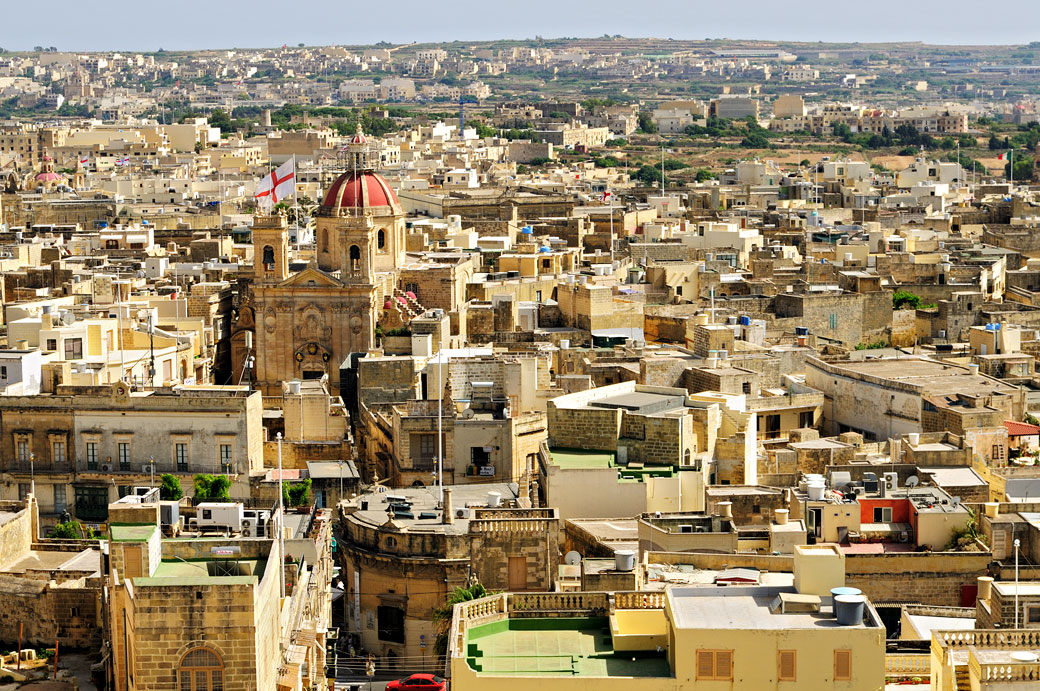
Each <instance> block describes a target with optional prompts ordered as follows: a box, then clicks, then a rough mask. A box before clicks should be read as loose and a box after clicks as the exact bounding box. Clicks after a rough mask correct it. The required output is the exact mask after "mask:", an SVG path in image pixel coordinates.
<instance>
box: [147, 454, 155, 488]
mask: <svg viewBox="0 0 1040 691" xmlns="http://www.w3.org/2000/svg"><path fill="white" fill-rule="evenodd" d="M148 486H149V487H155V456H149V457H148Z"/></svg>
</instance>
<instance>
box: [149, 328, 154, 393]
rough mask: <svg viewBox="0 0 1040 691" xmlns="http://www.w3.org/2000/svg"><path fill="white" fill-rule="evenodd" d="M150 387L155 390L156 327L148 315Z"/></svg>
mask: <svg viewBox="0 0 1040 691" xmlns="http://www.w3.org/2000/svg"><path fill="white" fill-rule="evenodd" d="M148 385H149V386H151V387H152V388H153V389H154V388H155V326H154V324H153V323H152V315H151V314H149V315H148Z"/></svg>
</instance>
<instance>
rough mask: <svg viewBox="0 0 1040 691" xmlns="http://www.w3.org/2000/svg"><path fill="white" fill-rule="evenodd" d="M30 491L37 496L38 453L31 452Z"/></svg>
mask: <svg viewBox="0 0 1040 691" xmlns="http://www.w3.org/2000/svg"><path fill="white" fill-rule="evenodd" d="M29 491H30V492H32V495H33V496H34V497H35V496H36V453H35V452H32V451H30V452H29Z"/></svg>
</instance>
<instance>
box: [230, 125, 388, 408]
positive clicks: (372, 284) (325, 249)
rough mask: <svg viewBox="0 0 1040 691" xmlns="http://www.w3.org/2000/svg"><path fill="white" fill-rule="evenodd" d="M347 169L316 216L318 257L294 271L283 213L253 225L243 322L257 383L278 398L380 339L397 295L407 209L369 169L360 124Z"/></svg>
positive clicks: (335, 369) (370, 157)
mask: <svg viewBox="0 0 1040 691" xmlns="http://www.w3.org/2000/svg"><path fill="white" fill-rule="evenodd" d="M344 154H345V164H346V172H344V173H343V174H342V175H340V176H339V178H337V179H336V181H335V182H333V184H332V185H331V186H330V187H329V190H328V192H327V193H326V194H325V198H324V200H323V202H322V204H321V206H320V208H319V209H318V212H317V214H316V228H315V240H316V247H315V259H314V261H312V262H311V263H310V264H309V265H308V266H307V268H305V269H303V270H302V271H299V272H298V273H295V274H290V271H289V234H288V228H287V224H286V219H285V217H284V216H282V215H275V216H261V215H257V216H256V217H255V218H254V222H253V229H252V230H253V251H254V257H253V297H252V304H251V305H249V306H243V309H242V312H243V313H242V314H240V316H239V327H242V328H249V327H251V328H252V330H253V333H254V334H255V336H254V343H255V345H254V350H255V358H256V359H255V371H254V372H253V373H252V374H253V376H252V380H253V383H254V384H255V386H256V388H258V389H260V390H261V391H263V393H264V394H265V395H278V394H279V393H280V391H281V383H282V382H283V381H288V380H292V379H320V378H322V377H323V376H325V375H328V377H329V384H330V387H331V388H332V390H333V391H335V390H337V388H338V386H339V368H340V364H341V363H342V362H343V361H344V360H345V359H346V358H347V357H348V356H349V355H350V354H351V353H358V352H360V353H364V352H367V351H368V350H370V349H371V348H372V347H373V345H374V344H375V327H376V324H377V321H378V318H379V314H380V311H381V308H382V305H383V299H384V298H387V297H390V296H393V295H394V293H395V290H394V289H395V287H396V281H397V273H396V270H397V268H398V267H400V266H401V265H402V264H403V262H404V257H405V222H404V212H403V211H402V210H401V205H400V203H399V202H398V200H397V195H396V194H394V191H393V190H392V189H391V188H390V185H389V184H388V183H387V182H386V180H384V179H383V178H382V177H380V176H379V175H378V174H376V173H375V172H374V170H373V168H374V167H375V164H378V154H377V153H375V152H374V151H372V149H371V148H370V147H369V146H368V142H367V139H366V137H365V135H364V134H362V132H361V130H360V127H359V128H358V131H357V133H356V134H355V135H353V137H351V139H350V141H349V143H348V144H347V146H346V147H345V148H344Z"/></svg>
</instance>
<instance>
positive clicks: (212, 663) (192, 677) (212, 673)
mask: <svg viewBox="0 0 1040 691" xmlns="http://www.w3.org/2000/svg"><path fill="white" fill-rule="evenodd" d="M177 678H178V684H179V685H178V688H177V691H224V663H223V661H221V659H220V657H219V656H218V655H217V654H216V653H215V652H213V651H212V650H209V649H207V648H195V649H194V650H189V651H188V652H187V653H186V654H185V655H184V657H182V658H181V663H180V665H179V666H178V667H177Z"/></svg>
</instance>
